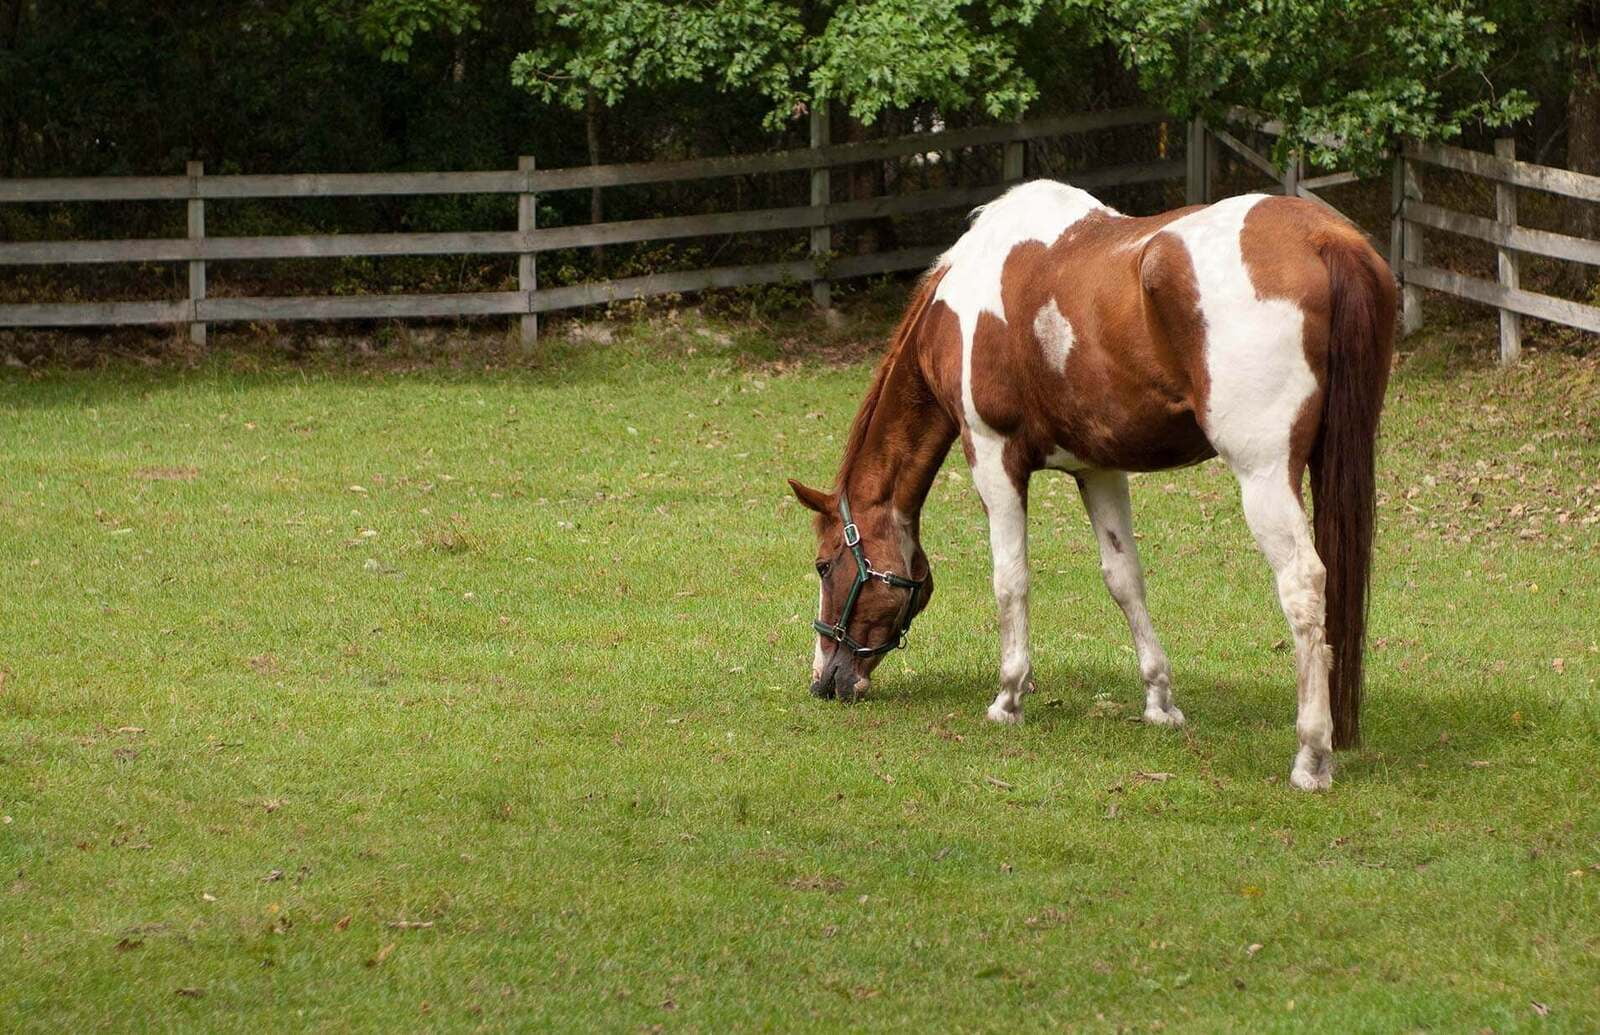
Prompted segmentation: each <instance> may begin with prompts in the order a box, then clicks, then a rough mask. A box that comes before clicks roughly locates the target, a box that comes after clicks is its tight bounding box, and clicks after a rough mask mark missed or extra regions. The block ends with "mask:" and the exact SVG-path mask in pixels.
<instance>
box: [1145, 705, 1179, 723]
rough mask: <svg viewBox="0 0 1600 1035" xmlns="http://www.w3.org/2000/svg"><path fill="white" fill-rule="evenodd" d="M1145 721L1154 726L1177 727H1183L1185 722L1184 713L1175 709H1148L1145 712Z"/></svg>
mask: <svg viewBox="0 0 1600 1035" xmlns="http://www.w3.org/2000/svg"><path fill="white" fill-rule="evenodd" d="M1144 721H1145V722H1147V723H1149V724H1150V725H1152V726H1172V727H1177V726H1182V725H1183V721H1184V720H1183V713H1182V712H1180V711H1179V710H1178V709H1177V708H1176V707H1173V708H1167V709H1165V710H1163V709H1161V708H1146V709H1145V710H1144Z"/></svg>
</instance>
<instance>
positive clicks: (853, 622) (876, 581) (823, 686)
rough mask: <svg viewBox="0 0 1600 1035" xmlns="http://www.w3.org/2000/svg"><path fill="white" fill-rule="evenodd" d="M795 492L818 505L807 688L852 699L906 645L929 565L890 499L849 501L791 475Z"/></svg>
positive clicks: (928, 593) (924, 601) (928, 588)
mask: <svg viewBox="0 0 1600 1035" xmlns="http://www.w3.org/2000/svg"><path fill="white" fill-rule="evenodd" d="M789 487H790V488H791V489H793V490H794V494H795V498H796V499H798V500H799V501H800V502H801V503H803V504H805V506H806V507H807V508H808V509H810V510H812V511H814V512H815V513H816V515H817V516H816V521H815V525H816V532H817V560H816V565H817V574H818V575H819V576H820V577H821V579H822V593H821V597H820V600H819V602H818V605H817V621H816V630H817V650H816V655H815V657H814V658H813V660H812V663H811V692H812V693H813V694H815V695H817V696H818V697H833V696H835V695H837V696H838V697H839V698H840V699H841V700H854V699H855V698H856V697H858V696H859V695H860V694H862V693H863V692H865V690H866V689H867V681H868V679H869V678H870V676H871V675H872V670H873V669H874V668H876V667H877V666H878V662H879V661H881V660H883V656H884V655H885V654H887V653H889V652H890V651H891V650H894V649H895V648H896V647H900V646H903V645H904V642H905V634H906V631H907V630H908V629H910V628H911V620H912V619H913V618H915V617H916V616H917V614H918V613H919V612H921V611H922V609H923V608H925V607H927V606H928V600H929V598H930V597H932V596H933V572H932V571H931V569H930V568H929V567H928V558H927V555H926V554H924V553H923V552H922V546H921V544H920V543H918V542H917V536H916V528H915V526H914V524H913V523H912V522H910V521H908V520H906V519H905V518H904V517H902V516H901V515H899V514H897V513H896V512H895V509H894V507H893V506H892V505H891V504H889V503H887V502H884V503H876V504H874V503H863V504H862V505H860V506H859V507H858V506H853V505H852V503H851V501H850V500H849V499H847V498H846V497H845V496H844V494H843V493H827V492H823V491H821V490H819V489H813V488H810V487H808V486H805V485H801V484H800V483H799V482H797V481H794V480H793V479H791V480H790V481H789Z"/></svg>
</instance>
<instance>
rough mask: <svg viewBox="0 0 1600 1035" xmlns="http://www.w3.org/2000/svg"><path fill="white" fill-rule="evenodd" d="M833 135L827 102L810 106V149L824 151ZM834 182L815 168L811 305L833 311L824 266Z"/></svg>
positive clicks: (823, 169)
mask: <svg viewBox="0 0 1600 1035" xmlns="http://www.w3.org/2000/svg"><path fill="white" fill-rule="evenodd" d="M830 137H831V132H830V126H829V120H828V102H827V101H826V100H824V99H823V98H820V97H819V98H817V99H816V100H815V101H814V102H813V103H812V105H811V147H812V149H813V150H821V149H822V148H824V147H827V146H828V144H829V143H830V142H831V140H830ZM832 188H833V180H832V177H831V175H830V173H829V169H828V167H827V166H825V165H819V166H815V167H813V168H812V170H811V207H812V209H813V215H815V217H816V220H817V222H816V223H815V224H813V225H812V227H811V261H812V263H813V264H815V267H816V269H817V272H818V276H817V277H816V279H814V280H812V282H811V301H813V302H815V303H816V305H817V308H818V309H831V308H832V307H833V285H832V284H831V283H829V281H828V279H827V278H826V277H824V276H822V275H821V272H822V271H821V266H822V264H823V263H825V262H827V260H828V253H829V252H831V251H832V250H833V228H832V227H830V226H829V225H828V224H827V222H825V220H826V219H827V209H828V202H829V201H830V200H831V197H832V193H833V189H832Z"/></svg>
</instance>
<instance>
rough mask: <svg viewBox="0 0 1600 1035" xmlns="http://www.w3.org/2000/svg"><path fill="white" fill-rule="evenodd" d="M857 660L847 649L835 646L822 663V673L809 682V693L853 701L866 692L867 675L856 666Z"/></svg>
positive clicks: (829, 698)
mask: <svg viewBox="0 0 1600 1035" xmlns="http://www.w3.org/2000/svg"><path fill="white" fill-rule="evenodd" d="M857 664H858V660H857V658H856V657H855V655H853V654H851V653H850V652H849V651H847V650H843V649H841V648H838V647H835V648H834V650H833V651H832V652H831V653H830V654H829V655H828V658H827V660H826V661H825V662H823V665H822V674H821V675H819V676H818V677H817V678H816V679H814V680H813V681H812V683H811V694H812V696H814V697H821V698H824V699H828V700H831V699H833V698H838V699H839V700H841V701H855V700H857V699H858V698H860V697H861V695H862V694H864V693H866V692H867V686H868V681H867V675H866V673H865V672H862V671H860V669H859V668H858V667H857Z"/></svg>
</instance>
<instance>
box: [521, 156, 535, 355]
mask: <svg viewBox="0 0 1600 1035" xmlns="http://www.w3.org/2000/svg"><path fill="white" fill-rule="evenodd" d="M537 164H538V163H537V162H536V161H535V160H534V158H533V156H531V155H523V156H522V157H520V158H518V159H517V169H518V170H519V171H521V172H522V173H524V174H527V173H531V172H533V170H534V169H535V168H536V167H537ZM538 201H539V198H538V195H536V194H518V195H517V230H518V231H519V232H520V233H521V234H522V235H523V236H525V237H526V236H527V235H529V234H531V233H533V231H534V230H535V229H536V228H537V227H538V225H539V220H538V215H539V204H538ZM517 287H518V288H519V289H520V290H521V291H522V294H523V296H524V297H525V298H530V299H531V298H532V297H533V295H534V292H536V291H538V290H539V256H538V255H537V254H536V253H534V252H522V253H520V254H519V255H518V256H517ZM517 327H518V329H517V333H518V336H519V339H520V340H521V342H522V346H523V347H524V348H532V347H533V346H534V345H536V344H537V343H538V341H539V317H538V316H536V315H535V314H533V313H524V314H523V315H522V317H521V318H520V319H519V321H518V325H517Z"/></svg>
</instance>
